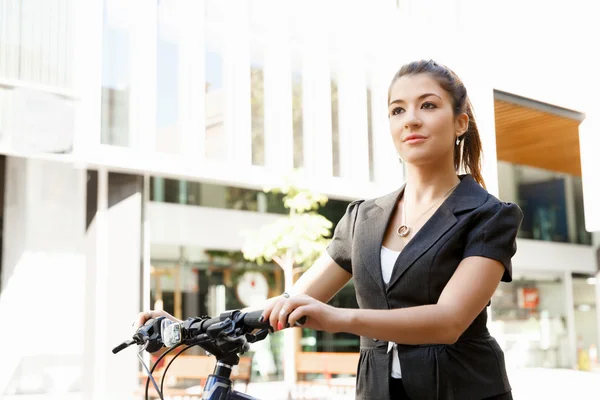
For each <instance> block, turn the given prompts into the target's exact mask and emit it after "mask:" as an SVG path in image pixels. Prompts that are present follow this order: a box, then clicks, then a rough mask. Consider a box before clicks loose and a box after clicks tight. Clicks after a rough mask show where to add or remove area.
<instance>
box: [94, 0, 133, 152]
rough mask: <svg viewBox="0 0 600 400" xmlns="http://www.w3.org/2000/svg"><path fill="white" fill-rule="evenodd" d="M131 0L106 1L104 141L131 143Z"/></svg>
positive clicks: (116, 143)
mask: <svg viewBox="0 0 600 400" xmlns="http://www.w3.org/2000/svg"><path fill="white" fill-rule="evenodd" d="M129 3H130V2H129V1H127V0H122V1H116V0H105V1H104V29H103V40H102V43H103V49H102V110H101V132H102V133H101V142H102V143H103V144H112V145H116V146H129V90H130V84H131V81H130V71H129V70H130V51H131V49H130V28H129V23H130V18H129V12H128V10H129V8H130V4H129Z"/></svg>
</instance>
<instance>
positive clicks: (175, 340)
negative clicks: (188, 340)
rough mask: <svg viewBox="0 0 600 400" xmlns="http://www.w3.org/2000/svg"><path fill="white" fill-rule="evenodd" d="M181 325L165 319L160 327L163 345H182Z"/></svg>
mask: <svg viewBox="0 0 600 400" xmlns="http://www.w3.org/2000/svg"><path fill="white" fill-rule="evenodd" d="M181 325H182V324H181V323H179V322H173V321H171V320H168V319H163V320H162V323H161V327H160V331H161V336H162V340H163V343H164V345H165V346H166V347H173V346H175V345H177V344H180V343H181V340H182V335H181Z"/></svg>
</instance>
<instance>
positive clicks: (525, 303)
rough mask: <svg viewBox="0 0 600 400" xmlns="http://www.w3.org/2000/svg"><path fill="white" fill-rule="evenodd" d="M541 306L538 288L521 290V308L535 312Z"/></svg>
mask: <svg viewBox="0 0 600 400" xmlns="http://www.w3.org/2000/svg"><path fill="white" fill-rule="evenodd" d="M539 304H540V292H539V291H538V289H536V288H521V289H519V306H520V307H521V308H528V309H532V310H535V309H536V308H537V306H538V305H539Z"/></svg>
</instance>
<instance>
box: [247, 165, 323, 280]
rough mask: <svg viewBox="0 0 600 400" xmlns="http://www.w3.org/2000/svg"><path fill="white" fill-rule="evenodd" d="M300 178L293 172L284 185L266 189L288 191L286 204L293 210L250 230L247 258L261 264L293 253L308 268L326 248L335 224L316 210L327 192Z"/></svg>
mask: <svg viewBox="0 0 600 400" xmlns="http://www.w3.org/2000/svg"><path fill="white" fill-rule="evenodd" d="M297 182H298V175H297V174H293V175H292V176H290V177H288V178H287V179H286V180H285V182H284V183H283V184H282V185H281V186H280V187H276V188H271V189H266V190H265V191H266V192H270V193H282V194H284V197H283V202H284V206H285V207H286V208H287V209H289V210H290V212H289V215H287V216H285V217H281V218H279V219H277V220H276V221H275V222H273V223H272V224H269V225H266V226H263V227H261V228H260V229H258V230H257V231H253V232H247V233H246V242H245V244H244V246H243V248H242V253H243V254H244V257H245V258H246V259H248V260H250V261H254V262H256V263H257V264H259V265H261V264H263V263H264V262H270V261H272V260H277V258H279V259H283V258H285V257H286V256H291V259H292V260H293V263H294V265H295V266H299V267H304V268H307V267H309V266H310V265H312V263H313V262H314V261H315V260H316V259H317V258H318V257H319V256H320V255H321V253H322V252H323V251H325V248H326V247H327V245H328V244H329V241H330V239H328V237H329V236H330V235H331V228H332V226H333V224H332V223H331V221H329V220H328V219H327V218H325V217H323V216H322V215H319V214H318V213H317V212H316V211H317V210H318V209H319V207H322V206H324V205H325V204H326V203H327V201H328V199H327V196H324V195H322V194H319V193H315V192H313V191H311V190H309V189H306V188H303V187H301V186H300V185H299V184H298V183H297Z"/></svg>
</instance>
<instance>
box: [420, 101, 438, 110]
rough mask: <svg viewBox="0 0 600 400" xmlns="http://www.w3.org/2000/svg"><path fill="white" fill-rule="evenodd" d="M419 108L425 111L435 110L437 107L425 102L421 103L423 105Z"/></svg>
mask: <svg viewBox="0 0 600 400" xmlns="http://www.w3.org/2000/svg"><path fill="white" fill-rule="evenodd" d="M421 108H424V109H426V110H433V109H434V108H437V106H436V105H435V104H433V103H431V102H429V101H428V102H425V103H423V105H422V106H421Z"/></svg>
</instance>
